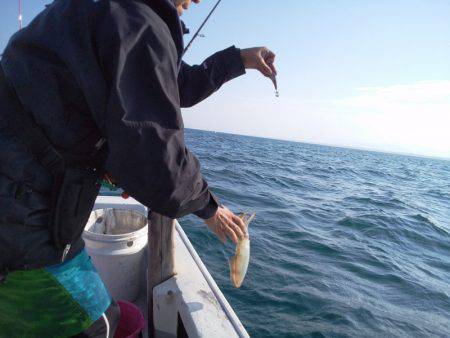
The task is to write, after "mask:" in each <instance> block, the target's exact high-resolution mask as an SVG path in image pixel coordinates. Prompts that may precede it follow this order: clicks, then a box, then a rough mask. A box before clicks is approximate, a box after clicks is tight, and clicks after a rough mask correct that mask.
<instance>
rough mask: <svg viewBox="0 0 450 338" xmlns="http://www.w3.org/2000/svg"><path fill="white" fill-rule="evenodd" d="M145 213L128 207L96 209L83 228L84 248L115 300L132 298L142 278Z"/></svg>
mask: <svg viewBox="0 0 450 338" xmlns="http://www.w3.org/2000/svg"><path fill="white" fill-rule="evenodd" d="M147 223H148V222H147V217H145V216H144V215H143V214H142V213H139V212H137V211H135V210H130V209H99V210H95V211H93V212H92V213H91V216H90V218H89V221H88V223H87V225H86V227H85V229H84V233H83V239H84V241H85V243H86V250H87V252H88V253H89V255H90V256H91V258H92V260H93V262H94V265H95V267H96V268H97V270H98V272H99V274H100V276H101V277H102V279H103V282H104V283H105V285H106V287H107V288H108V290H109V292H110V294H111V296H112V297H113V298H114V299H115V300H126V301H130V302H132V301H134V300H136V299H137V298H138V297H139V291H140V289H141V287H142V286H143V285H142V284H143V281H144V280H145V271H146V270H145V261H146V246H147V241H148V239H147V234H148V225H147Z"/></svg>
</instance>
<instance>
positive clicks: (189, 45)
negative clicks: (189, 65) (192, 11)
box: [183, 0, 222, 55]
mask: <svg viewBox="0 0 450 338" xmlns="http://www.w3.org/2000/svg"><path fill="white" fill-rule="evenodd" d="M221 2H222V0H218V1H217V3H216V4H215V5H214V7H213V8H212V9H211V11H210V12H209V14H208V16H207V17H206V19H205V20H203V22H202V24H201V25H200V27H199V28H198V29H197V31H196V32H195V34H194V36H193V37H192V39H191V41H189V43H188V44H187V46H186V48H185V49H184V50H183V55H184V54H186V52H187V51H188V49H189V48H190V47H191V45H192V43H193V42H194V41H195V39H196V38H197V37H198V35H199V34H200V32H201V30H202V29H203V27H204V26H205V25H206V23H207V22H208V20H209V18H210V17H211V15H213V13H214V12H215V11H216V9H217V7H218V6H219V5H220V3H221Z"/></svg>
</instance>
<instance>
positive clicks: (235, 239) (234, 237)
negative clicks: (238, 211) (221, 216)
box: [224, 224, 239, 244]
mask: <svg viewBox="0 0 450 338" xmlns="http://www.w3.org/2000/svg"><path fill="white" fill-rule="evenodd" d="M224 227H225V231H226V232H227V235H228V237H230V239H231V240H232V241H233V243H234V244H237V243H238V241H239V239H238V237H237V235H236V233H235V232H234V230H233V229H232V228H231V226H230V225H229V224H224Z"/></svg>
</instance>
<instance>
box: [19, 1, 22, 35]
mask: <svg viewBox="0 0 450 338" xmlns="http://www.w3.org/2000/svg"><path fill="white" fill-rule="evenodd" d="M18 19H19V29H22V19H23V17H22V0H19V18H18Z"/></svg>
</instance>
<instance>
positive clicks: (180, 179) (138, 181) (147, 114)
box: [98, 13, 218, 218]
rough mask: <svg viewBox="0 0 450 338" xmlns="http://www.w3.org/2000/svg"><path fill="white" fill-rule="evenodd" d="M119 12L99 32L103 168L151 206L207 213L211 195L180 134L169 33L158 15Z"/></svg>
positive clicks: (175, 212) (213, 204) (176, 213)
mask: <svg viewBox="0 0 450 338" xmlns="http://www.w3.org/2000/svg"><path fill="white" fill-rule="evenodd" d="M139 15H142V14H141V13H140V14H139ZM124 18H125V19H124ZM126 18H127V17H126V16H125V15H122V16H119V19H120V20H121V22H120V23H119V24H118V23H117V22H114V20H112V21H113V22H109V21H107V22H106V23H105V24H104V25H102V27H101V28H100V29H99V32H98V45H99V47H98V48H99V50H98V57H99V62H100V63H101V67H102V70H103V72H104V74H105V78H106V79H107V82H108V85H109V86H110V97H109V100H108V105H107V107H106V110H105V115H104V116H103V118H102V119H100V120H101V123H102V124H103V125H102V126H101V129H102V130H101V131H102V132H103V134H104V136H105V138H106V140H107V143H108V149H109V152H108V157H107V160H106V170H107V171H108V173H109V174H110V175H111V177H112V178H113V179H114V180H115V181H116V182H117V183H118V185H119V186H120V187H122V188H123V189H125V190H126V191H127V192H128V193H130V195H131V196H133V197H134V198H136V199H137V200H138V201H139V202H141V203H143V204H144V205H146V206H147V207H149V208H150V209H151V210H153V211H155V212H158V213H160V214H162V215H165V216H168V217H171V218H178V217H181V216H184V215H186V214H189V213H195V214H196V215H198V216H199V217H202V218H209V217H212V215H213V214H214V213H215V211H216V210H217V205H218V203H217V201H216V200H215V198H214V197H213V196H212V194H211V193H210V191H209V189H208V184H207V183H206V181H205V180H204V179H203V178H202V175H201V173H200V165H199V161H198V160H197V158H196V157H195V156H194V155H193V154H192V153H191V152H190V151H189V150H188V149H187V148H186V146H185V142H184V131H183V121H182V117H181V112H180V102H179V95H178V86H177V76H178V64H177V60H178V55H177V51H176V48H175V45H174V44H173V40H172V38H171V36H170V33H169V31H168V29H167V27H165V26H163V25H159V24H158V23H159V21H158V19H157V18H154V21H153V22H152V19H153V16H152V15H151V13H150V14H149V16H148V17H145V16H143V19H144V20H142V21H144V23H143V24H142V25H140V21H139V20H136V18H130V19H128V20H129V22H123V20H127V19H126ZM113 19H114V17H113ZM133 20H134V21H133ZM155 22H156V23H155Z"/></svg>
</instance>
